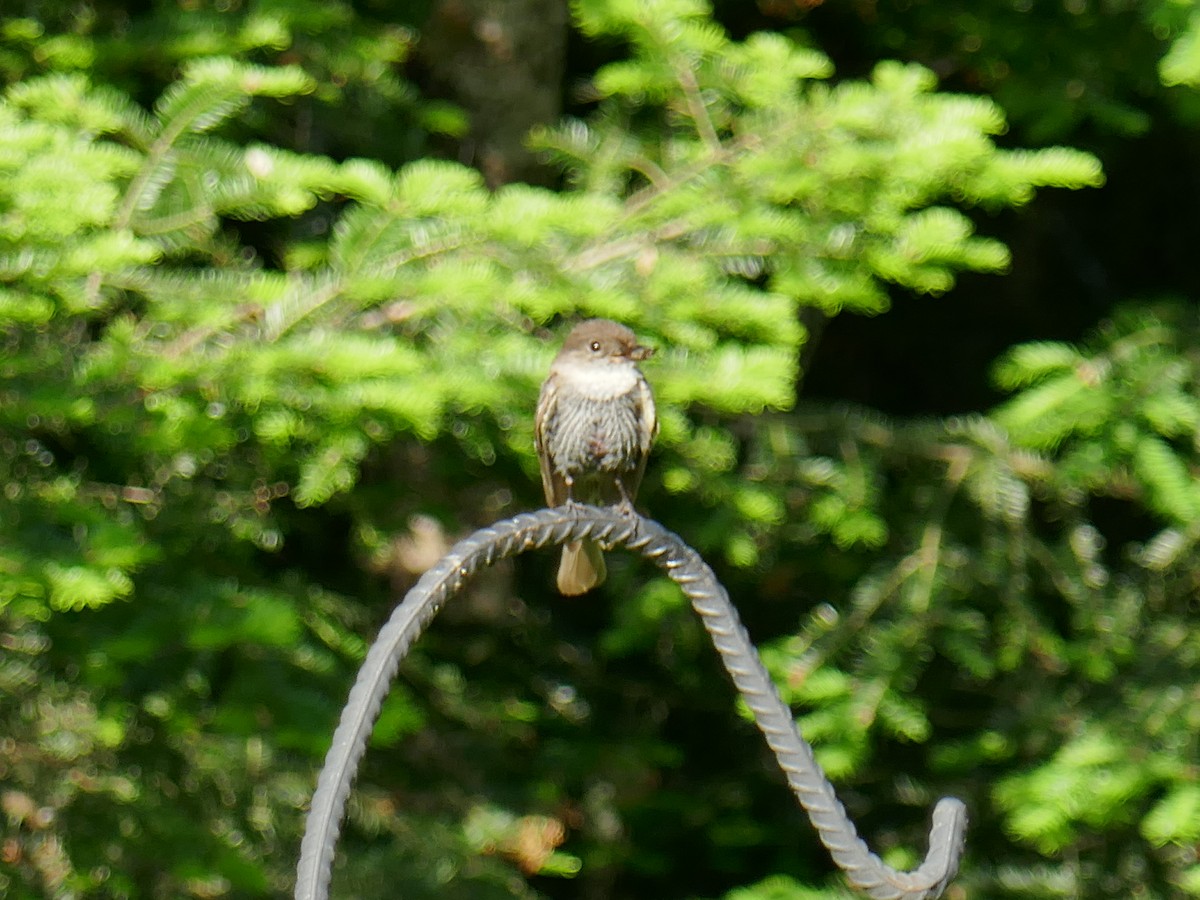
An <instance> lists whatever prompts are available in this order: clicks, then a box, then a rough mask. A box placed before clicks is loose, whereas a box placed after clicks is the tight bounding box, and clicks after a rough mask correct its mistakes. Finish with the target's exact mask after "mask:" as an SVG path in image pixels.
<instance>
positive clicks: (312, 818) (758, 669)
mask: <svg viewBox="0 0 1200 900" xmlns="http://www.w3.org/2000/svg"><path fill="white" fill-rule="evenodd" d="M583 538H592V539H593V540H596V541H597V542H599V543H600V544H602V545H603V546H605V547H606V548H611V547H622V546H623V547H626V548H628V549H629V550H633V551H635V552H637V553H640V554H641V555H642V556H644V557H646V558H647V559H649V560H651V561H652V562H654V563H655V565H657V566H658V567H659V568H661V569H662V570H663V571H664V572H666V573H667V575H668V576H670V578H671V579H672V580H673V581H674V582H675V583H676V584H678V585H679V586H680V588H682V589H683V592H684V594H686V595H687V597H688V599H689V600H690V601H691V603H692V608H693V609H695V610H696V612H697V613H698V614H699V615H700V618H701V619H702V620H703V622H704V627H705V628H706V629H707V630H708V633H709V635H710V636H711V637H712V640H713V645H714V646H715V647H716V649H717V652H718V653H719V654H720V655H721V662H722V663H723V664H724V665H725V669H726V670H727V671H728V672H729V675H730V677H732V679H733V683H734V684H735V685H736V686H737V689H738V691H740V692H741V695H742V697H743V698H744V699H745V701H746V704H747V705H748V706H749V707H750V709H751V710H752V711H753V712H754V720H755V722H756V723H757V724H758V728H759V730H760V731H762V733H763V736H764V737H766V739H767V744H768V745H769V746H770V748H771V750H772V752H773V753H774V754H775V758H776V759H777V760H778V761H779V767H780V768H781V769H783V773H784V775H786V776H787V781H788V784H789V785H790V786H791V788H792V791H793V792H794V793H795V795H796V797H797V799H798V800H799V801H800V805H801V806H803V807H804V810H805V811H806V812H807V813H808V817H809V819H810V820H811V821H812V823H813V826H814V827H815V828H816V829H817V832H818V833H819V834H820V837H821V841H822V843H824V844H825V846H826V847H827V848H829V852H830V854H831V855H832V856H833V859H834V861H835V862H836V863H837V864H838V866H839V867H840V868H841V869H842V871H843V872H845V873H846V878H847V880H848V881H849V882H850V883H851V884H852V885H853V886H854V887H855V888H857V889H858V890H859V891H861V892H862V893H863V894H865V895H866V896H868V897H873V898H875V900H900V898H903V900H926V898H935V897H939V896H941V894H942V892H943V891H944V890H945V889H946V886H947V885H948V884H949V883H950V881H951V879H952V878H953V877H954V875H955V874H956V873H957V871H958V861H959V857H960V856H961V855H962V850H963V840H964V837H965V834H966V828H967V812H966V807H965V806H964V805H963V803H962V801H961V800H958V799H956V798H954V797H943V798H942V799H941V800H939V801H938V803H937V806H935V807H934V810H933V826H932V828H931V829H930V832H929V852H928V854H927V855H926V857H925V861H924V862H923V863H921V865H920V866H919V867H917V868H916V869H914V870H913V871H911V872H897V871H896V870H895V869H893V868H891V867H890V866H888V865H886V864H885V863H884V862H883V860H881V859H880V858H879V857H878V856H876V855H875V854H874V853H872V852H871V851H870V849H869V848H868V847H867V845H866V843H865V842H864V841H863V840H862V839H861V838H860V837H859V836H858V834H857V832H856V831H855V828H854V823H853V822H851V821H850V819H849V818H848V817H847V816H846V811H845V809H844V808H843V807H842V804H841V802H840V801H839V800H838V799H837V795H836V794H835V793H834V790H833V786H832V785H831V784H830V783H829V780H828V779H827V778H826V777H825V773H824V772H822V771H821V768H820V766H818V765H817V761H816V759H815V758H814V757H813V752H812V748H811V747H809V745H808V743H807V742H806V741H805V740H804V738H802V737H801V736H800V732H799V731H798V730H797V728H796V723H795V721H794V720H793V718H792V713H791V710H790V709H788V707H787V704H785V703H784V702H783V700H782V699H781V698H780V696H779V692H778V691H777V690H776V689H775V685H774V683H773V682H772V681H771V678H770V676H769V675H768V674H767V670H766V669H765V668H764V667H763V664H762V660H760V659H759V656H758V653H757V651H756V650H755V648H754V645H753V644H752V643H751V642H750V637H749V635H748V634H747V633H746V629H745V628H744V627H743V626H742V624H741V621H740V620H739V619H738V616H737V612H736V611H735V610H734V608H733V604H732V603H730V601H729V595H728V594H726V592H725V589H724V588H723V587H721V585H720V583H718V581H717V579H716V576H715V575H713V572H712V569H710V568H709V567H708V565H707V564H706V563H705V562H704V560H703V559H701V558H700V555H699V554H698V553H697V552H696V551H695V550H693V549H692V548H691V547H689V546H687V545H686V544H685V543H684V542H683V541H682V540H680V538H679V537H678V536H677V535H675V534H672V533H671V532H670V531H668V530H667V529H665V528H663V527H662V526H661V525H659V524H658V523H657V522H654V521H652V520H650V519H646V518H643V517H641V516H640V515H638V514H636V513H632V512H630V511H627V510H626V511H622V510H619V509H616V508H607V509H601V508H599V507H593V506H578V505H574V506H563V507H556V508H553V509H542V510H539V511H538V512H534V513H527V514H524V515H519V516H516V517H514V518H511V519H506V520H505V521H503V522H498V523H496V524H495V525H492V526H490V527H488V528H483V529H480V530H479V531H477V532H475V533H474V534H472V535H471V536H470V537H468V538H466V539H464V540H462V541H459V542H458V543H457V544H455V545H454V547H452V548H451V550H450V552H449V553H447V554H446V555H445V556H444V557H442V559H441V560H440V561H439V562H438V564H437V565H436V566H434V567H433V568H432V569H430V570H429V571H428V572H426V573H425V574H424V575H423V576H422V577H421V580H420V581H418V582H417V584H416V585H415V586H414V587H413V588H412V590H410V591H409V592H408V594H407V596H405V598H404V601H403V602H402V603H401V604H400V605H399V606H398V607H396V610H395V612H394V613H392V616H391V618H390V619H389V620H388V621H387V623H386V624H385V625H384V626H383V628H382V629H381V630H380V632H379V636H378V637H377V638H376V639H375V643H374V644H372V645H371V649H370V651H369V652H368V653H367V658H366V660H365V661H364V662H363V665H362V668H361V669H360V670H359V673H358V679H357V681H355V683H354V687H353V689H352V690H351V691H350V698H349V699H348V700H347V701H346V705H345V707H344V708H343V709H342V718H341V721H340V722H339V723H338V727H337V730H336V731H335V732H334V735H333V746H331V747H330V748H329V754H328V755H327V756H326V757H325V766H324V768H323V769H322V770H321V775H320V778H319V779H318V780H317V789H316V792H315V793H314V794H313V799H312V808H311V809H310V810H309V813H308V819H307V821H306V823H305V829H304V841H303V843H302V844H301V846H300V863H299V866H298V867H297V872H296V893H295V900H326V898H328V896H329V881H330V877H331V871H332V865H333V852H334V848H335V845H336V844H337V838H338V833H339V831H340V830H341V823H342V816H343V815H344V813H345V809H346V800H347V798H348V797H349V795H350V786H351V783H352V782H353V781H354V777H355V775H356V774H357V771H358V763H359V761H360V760H361V759H362V755H363V753H364V752H365V750H366V747H367V740H368V738H369V737H370V736H371V731H372V729H373V728H374V726H375V720H376V718H377V717H378V715H379V709H380V706H381V705H382V703H383V699H384V697H385V696H386V694H387V692H388V690H389V688H390V687H391V682H392V678H393V677H394V676H395V674H396V669H397V668H398V667H399V665H400V661H401V660H402V659H403V658H404V655H405V654H406V653H407V652H408V648H409V647H411V646H412V644H413V642H414V641H415V640H416V639H417V638H418V637H419V636H420V635H421V632H422V631H423V630H424V629H425V626H426V625H428V624H429V622H430V620H432V619H433V617H434V616H435V615H436V614H437V612H438V610H440V609H441V608H442V604H444V603H445V602H446V600H448V599H449V598H450V597H451V596H453V595H454V594H456V593H458V591H459V590H461V589H462V587H463V585H464V583H465V582H466V581H467V579H468V578H470V577H471V575H473V574H474V573H475V572H476V571H478V570H479V569H480V568H482V567H484V566H490V565H492V564H493V563H495V562H496V560H498V559H504V558H506V557H509V556H516V555H517V554H519V553H524V552H525V551H527V550H533V549H536V548H539V547H545V546H547V545H553V544H564V543H566V542H568V541H578V540H581V539H583Z"/></svg>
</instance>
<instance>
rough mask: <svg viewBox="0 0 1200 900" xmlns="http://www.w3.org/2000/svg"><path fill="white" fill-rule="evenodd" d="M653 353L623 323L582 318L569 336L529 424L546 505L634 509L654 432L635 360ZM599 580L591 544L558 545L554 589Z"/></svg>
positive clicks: (571, 591) (585, 586) (566, 590)
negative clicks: (556, 581) (560, 557)
mask: <svg viewBox="0 0 1200 900" xmlns="http://www.w3.org/2000/svg"><path fill="white" fill-rule="evenodd" d="M653 352H654V351H653V350H651V349H650V348H649V347H642V346H640V345H639V344H638V342H637V337H636V336H635V335H634V333H633V332H632V331H630V330H629V329H628V328H626V327H625V326H624V325H619V324H617V323H616V322H612V321H610V320H608V319H588V320H587V321H585V322H580V323H579V324H578V325H576V326H575V327H574V328H573V329H571V333H570V334H568V335H567V340H566V342H565V343H564V344H563V348H562V350H560V351H559V353H558V356H556V357H554V362H553V363H552V364H551V365H550V374H549V375H548V376H547V378H546V381H545V383H544V384H543V385H542V392H541V394H540V396H539V397H538V405H537V416H536V418H535V421H534V430H535V441H536V446H537V453H538V461H539V462H540V463H541V466H542V487H543V488H544V489H545V491H546V503H548V504H549V505H550V506H561V505H563V504H564V503H591V504H594V505H597V506H612V505H615V504H620V505H622V506H628V507H629V508H630V509H632V507H633V499H634V497H635V496H637V489H638V485H639V484H641V482H642V473H643V472H645V471H646V458H647V457H648V456H649V455H650V445H651V443H653V441H654V436H655V435H656V434H658V416H657V415H656V414H655V411H654V396H653V395H652V394H651V393H650V385H648V384H647V383H646V379H645V378H643V377H642V373H641V371H640V370H639V369H638V367H637V364H638V362H639V361H640V360H643V359H645V358H646V357H648V356H649V355H650V354H651V353H653ZM603 581H604V556H603V555H602V554H601V553H600V548H599V547H597V546H596V544H595V543H594V542H593V541H587V540H584V541H575V542H573V543H570V544H567V545H566V546H564V547H563V553H562V561H561V562H560V563H559V566H558V590H559V591H560V592H561V593H563V594H565V595H566V596H568V597H571V596H575V595H577V594H583V593H585V592H587V591H589V590H591V589H592V588H594V587H595V586H596V585H598V584H600V583H601V582H603Z"/></svg>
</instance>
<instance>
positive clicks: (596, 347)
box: [592, 341, 600, 353]
mask: <svg viewBox="0 0 1200 900" xmlns="http://www.w3.org/2000/svg"><path fill="white" fill-rule="evenodd" d="M592 352H593V353H599V352H600V342H599V341H592Z"/></svg>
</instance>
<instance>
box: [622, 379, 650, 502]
mask: <svg viewBox="0 0 1200 900" xmlns="http://www.w3.org/2000/svg"><path fill="white" fill-rule="evenodd" d="M637 390H638V392H639V395H640V396H639V401H640V402H639V403H638V425H639V426H640V428H641V434H640V435H639V438H640V439H639V441H638V464H637V469H636V470H635V471H634V473H633V474H632V475H631V476H630V477H629V483H628V484H627V485H626V489H627V490H628V491H629V496H630V499H632V498H633V497H634V496H636V495H637V491H638V488H639V487H640V486H641V484H642V476H643V475H645V474H646V462H647V460H649V459H650V447H651V445H652V444H653V443H654V439H655V438H656V437H657V436H658V410H657V409H656V408H655V406H654V393H653V392H652V391H651V390H650V384H649V382H647V381H646V379H645V378H639V379H638V386H637Z"/></svg>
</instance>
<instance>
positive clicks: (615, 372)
mask: <svg viewBox="0 0 1200 900" xmlns="http://www.w3.org/2000/svg"><path fill="white" fill-rule="evenodd" d="M554 368H555V369H556V370H557V371H558V373H559V376H560V377H561V378H563V379H566V380H568V381H570V383H571V387H572V388H574V389H575V390H576V391H578V392H579V393H581V394H583V395H584V396H585V397H588V398H590V399H592V400H611V399H612V398H614V397H621V396H623V395H625V394H628V393H629V392H630V391H632V390H633V389H634V388H635V387H637V383H638V370H637V366H635V365H634V364H633V363H632V362H625V361H622V362H616V363H610V362H599V363H597V362H590V361H589V362H586V363H576V362H566V361H563V360H560V361H559V362H557V363H555V365H554Z"/></svg>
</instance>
